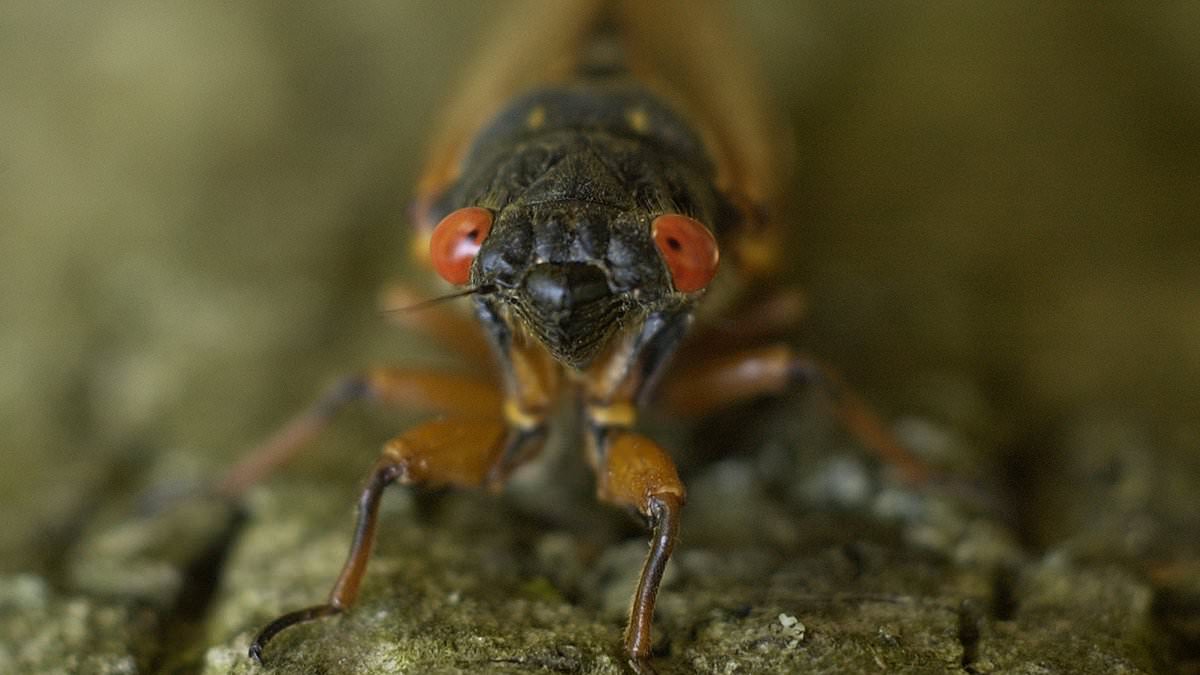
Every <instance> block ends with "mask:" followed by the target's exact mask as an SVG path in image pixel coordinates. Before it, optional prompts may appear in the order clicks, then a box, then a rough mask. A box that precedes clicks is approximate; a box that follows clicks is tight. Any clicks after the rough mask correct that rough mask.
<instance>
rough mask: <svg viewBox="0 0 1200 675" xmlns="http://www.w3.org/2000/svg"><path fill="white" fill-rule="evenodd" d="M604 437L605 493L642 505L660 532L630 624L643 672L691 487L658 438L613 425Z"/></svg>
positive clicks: (628, 642)
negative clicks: (656, 606)
mask: <svg viewBox="0 0 1200 675" xmlns="http://www.w3.org/2000/svg"><path fill="white" fill-rule="evenodd" d="M602 442H603V443H604V445H605V447H604V448H603V450H602V451H601V453H600V454H601V455H602V457H603V460H602V462H603V463H602V464H601V466H599V470H598V474H599V475H598V480H597V483H598V487H597V492H598V495H599V497H600V499H601V500H603V501H606V502H608V503H610V504H616V505H617V506H626V507H632V508H634V509H636V510H637V511H638V513H640V514H642V515H643V516H645V517H646V518H647V519H648V520H649V523H650V527H651V529H652V530H653V532H654V533H653V535H652V536H651V538H650V552H649V554H648V555H647V556H646V562H645V564H644V565H643V566H642V576H641V579H640V580H639V581H638V586H637V590H636V591H635V592H634V594H633V605H632V607H631V608H630V610H629V623H628V624H627V625H626V628H625V653H626V656H628V658H629V665H630V667H631V668H633V670H634V671H635V672H637V673H653V672H654V670H653V668H652V667H651V665H650V628H651V623H652V621H653V619H654V603H655V600H656V599H657V598H658V587H659V584H660V583H662V577H663V571H664V570H665V569H666V566H667V560H668V559H669V558H670V557H671V551H672V550H673V549H674V548H675V539H676V537H677V536H678V533H679V515H680V510H681V509H682V507H683V502H684V499H685V496H686V493H685V490H684V487H683V483H682V482H681V481H680V480H679V474H678V473H677V472H676V471H675V465H674V463H673V462H672V461H671V458H670V456H668V455H667V453H666V451H665V450H663V449H662V448H661V447H660V446H659V445H658V444H657V443H655V442H654V441H652V440H650V439H648V438H646V437H645V436H642V435H640V434H636V433H633V432H630V431H626V430H624V429H610V430H608V431H607V432H606V433H605V438H604V440H603V441H602Z"/></svg>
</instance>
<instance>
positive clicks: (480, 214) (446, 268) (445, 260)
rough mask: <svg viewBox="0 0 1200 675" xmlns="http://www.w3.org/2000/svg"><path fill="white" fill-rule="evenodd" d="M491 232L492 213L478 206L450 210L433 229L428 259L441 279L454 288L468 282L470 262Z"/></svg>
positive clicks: (469, 278)
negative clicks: (453, 285)
mask: <svg viewBox="0 0 1200 675" xmlns="http://www.w3.org/2000/svg"><path fill="white" fill-rule="evenodd" d="M491 229H492V212H491V211H488V210H487V209H484V208H480V207H478V206H468V207H466V208H462V209H458V210H455V211H451V212H450V213H449V214H448V215H447V216H446V217H445V218H442V222H440V223H438V224H437V227H435V228H433V235H432V236H431V237H430V238H429V257H430V258H431V259H432V260H433V268H434V269H435V270H437V273H438V274H439V275H441V277H442V278H443V279H445V280H446V281H449V282H450V283H452V284H455V285H456V286H461V285H463V284H465V283H467V282H468V281H470V280H471V262H472V261H473V260H475V255H476V254H477V253H479V247H480V246H481V245H482V244H483V240H484V239H487V236H488V232H490V231H491Z"/></svg>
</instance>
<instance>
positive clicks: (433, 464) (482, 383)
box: [222, 0, 904, 672]
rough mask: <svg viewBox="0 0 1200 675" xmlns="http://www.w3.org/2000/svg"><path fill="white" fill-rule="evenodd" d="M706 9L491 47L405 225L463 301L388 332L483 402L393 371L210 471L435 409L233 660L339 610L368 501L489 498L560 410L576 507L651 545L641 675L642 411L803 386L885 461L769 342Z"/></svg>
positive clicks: (360, 553) (629, 637)
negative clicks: (306, 584) (638, 523)
mask: <svg viewBox="0 0 1200 675" xmlns="http://www.w3.org/2000/svg"><path fill="white" fill-rule="evenodd" d="M719 10H720V7H718V6H716V4H715V3H706V2H696V1H695V0H678V1H675V2H658V1H656V2H639V1H637V0H625V1H617V2H601V1H599V0H596V1H585V2H538V3H532V4H529V5H525V6H523V7H514V8H513V10H512V12H511V16H510V18H509V23H510V25H509V26H508V27H507V28H500V29H497V30H496V31H494V33H493V34H494V36H495V44H494V46H493V47H492V48H490V49H485V50H484V52H483V54H482V56H481V57H480V59H479V64H480V65H479V67H477V68H476V69H475V70H473V71H472V75H471V78H469V81H468V82H467V83H466V85H465V86H464V87H463V88H462V90H461V93H460V94H459V95H458V97H457V102H456V103H455V104H454V105H452V106H450V109H449V110H448V111H447V112H446V113H445V115H444V117H443V119H444V120H445V125H444V128H443V130H442V131H441V132H440V133H439V134H438V135H437V136H436V139H435V141H434V143H433V148H432V152H431V154H430V156H429V161H428V164H427V167H426V171H425V173H424V177H423V178H422V180H421V181H420V183H419V185H418V187H417V191H416V197H415V200H414V204H415V206H414V208H413V218H412V219H413V221H414V222H413V225H414V226H415V231H414V237H413V240H414V242H415V243H414V246H413V250H414V252H415V255H416V257H417V258H418V260H419V261H420V262H421V263H422V265H424V266H425V267H426V268H427V269H431V270H432V271H433V272H434V273H436V275H437V277H438V278H439V279H440V281H439V282H438V283H440V284H443V290H444V291H445V294H443V297H448V296H466V297H464V298H462V300H461V301H460V302H458V303H435V304H433V305H430V306H427V307H424V308H423V309H422V311H420V312H411V313H404V315H403V316H404V317H407V318H405V319H404V320H405V321H406V322H407V323H408V324H410V325H411V326H412V328H414V329H415V330H417V331H420V332H424V333H426V334H428V335H431V336H433V337H435V338H437V339H438V340H439V341H440V342H442V343H444V344H446V345H448V346H450V347H451V348H452V349H457V350H458V351H460V352H461V353H462V355H463V357H464V358H466V359H470V360H473V361H475V362H477V363H480V364H484V363H486V364H488V365H487V366H481V367H489V368H496V369H498V374H499V377H498V378H496V379H497V381H498V382H499V385H498V386H493V385H492V384H490V383H489V382H488V381H487V380H482V379H480V380H477V379H475V378H472V377H468V376H463V375H445V374H433V373H429V372H425V371H418V370H408V369H401V368H380V369H374V370H370V371H368V372H364V373H361V374H358V375H355V376H351V377H349V378H347V379H345V380H344V381H342V382H341V383H339V384H338V385H337V386H336V387H334V388H333V389H332V390H330V391H329V392H328V393H327V394H326V395H325V396H323V397H322V398H320V399H319V400H318V402H317V403H316V404H315V406H314V407H313V408H312V409H310V410H309V411H307V412H305V413H304V414H302V415H300V416H299V417H298V418H297V419H296V420H294V421H293V422H292V423H291V424H289V425H287V426H285V427H284V428H283V429H282V430H281V431H280V432H279V433H278V434H277V435H276V436H274V437H273V438H272V439H270V440H269V441H268V442H267V443H265V444H264V446H263V447H262V448H260V449H259V450H258V451H257V452H256V453H253V454H252V455H251V456H250V458H249V459H247V460H245V461H244V462H242V463H241V464H239V465H237V466H236V467H234V469H233V470H231V471H230V472H229V474H228V475H227V476H226V478H225V480H224V482H223V484H222V489H223V491H224V492H226V493H227V494H235V493H237V492H239V491H240V490H241V489H243V488H244V487H245V486H246V485H248V484H250V483H252V482H254V481H255V480H257V479H259V478H260V477H262V476H263V475H264V474H265V473H266V472H267V471H268V470H269V469H271V468H273V467H275V466H277V465H279V464H281V463H282V462H283V461H284V460H285V459H287V458H288V457H290V456H291V455H292V454H293V453H294V452H295V450H296V449H297V448H298V447H300V446H301V445H302V444H303V443H304V442H305V441H306V440H307V439H309V438H310V437H311V436H312V435H313V434H314V433H316V432H317V431H318V430H319V429H320V428H322V427H323V426H324V425H325V424H327V423H328V421H329V420H330V419H331V418H332V416H333V415H334V414H335V413H336V411H337V410H338V409H340V408H342V407H343V406H344V405H346V404H347V403H349V402H351V401H355V400H359V399H373V400H377V401H382V402H387V403H391V404H397V405H401V406H407V407H409V408H413V409H419V410H429V411H433V412H436V413H439V414H438V415H437V416H436V417H435V418H434V419H433V420H432V421H428V422H425V423H423V424H420V425H418V426H416V427H415V428H412V429H410V430H408V431H407V432H405V433H403V434H401V435H399V436H397V437H396V438H395V439H393V440H392V441H390V442H389V443H387V444H386V446H385V447H384V449H383V452H382V454H381V455H380V457H379V459H378V461H377V462H376V463H375V465H374V466H373V468H372V469H371V471H370V474H369V477H368V479H367V482H366V487H365V488H364V489H363V492H362V495H361V498H360V501H359V511H358V515H357V525H356V528H355V533H354V538H353V543H352V544H351V548H350V552H349V556H348V558H347V560H346V563H345V566H344V567H343V569H342V571H341V574H340V575H339V576H338V578H337V581H336V583H335V584H334V586H333V590H332V591H331V593H330V595H329V597H328V599H327V600H326V601H325V602H324V603H322V604H319V605H316V606H314V607H310V608H308V609H302V610H300V611H297V612H292V613H289V614H286V615H284V616H281V617H279V618H278V619H276V620H275V621H273V622H271V623H270V624H269V625H267V626H266V627H265V628H264V629H263V630H262V631H261V632H260V633H259V634H258V636H257V637H256V638H255V639H254V642H253V644H252V645H251V647H250V655H251V657H253V658H254V659H258V660H261V659H262V657H263V650H264V648H265V647H266V646H267V644H268V642H269V641H270V640H271V639H272V638H273V637H274V636H275V635H276V634H278V633H279V632H280V631H281V630H283V629H285V628H287V627H289V626H292V625H295V624H297V623H301V622H304V621H309V620H313V619H317V618H320V617H327V616H330V615H334V614H338V613H340V612H344V611H347V610H348V609H349V608H350V607H351V606H352V605H353V604H354V602H355V599H356V597H357V595H358V591H359V585H360V583H361V581H362V579H363V577H364V574H365V572H366V569H367V561H368V558H369V556H370V551H371V547H372V543H373V541H374V539H375V537H376V522H377V514H378V508H379V503H380V496H381V494H382V492H383V490H384V489H385V488H386V487H387V486H389V485H391V484H393V483H399V484H403V485H410V486H414V487H417V488H423V487H440V486H451V487H459V488H488V489H499V488H501V487H502V486H503V485H504V484H505V482H506V480H507V479H508V477H509V475H510V474H511V473H512V471H513V470H514V469H515V468H516V467H518V466H520V465H521V464H523V463H525V462H529V461H531V460H533V459H534V458H535V457H536V456H537V455H538V451H539V450H540V449H541V447H542V445H543V443H544V441H545V439H546V437H547V431H548V429H549V427H550V426H551V425H552V424H554V422H555V419H554V416H553V411H555V410H556V409H558V408H560V407H561V406H559V405H558V404H559V402H560V401H563V400H564V399H565V400H568V401H570V402H572V403H571V404H572V405H575V406H577V407H578V409H579V410H578V414H579V415H580V418H581V419H582V420H583V424H582V425H581V426H582V432H583V433H582V436H583V438H582V439H580V445H581V447H582V449H583V450H584V453H583V454H584V456H585V458H586V461H587V462H588V463H589V464H590V465H591V467H592V469H594V471H595V476H596V494H597V496H598V498H599V499H600V501H602V502H605V503H608V504H611V505H614V506H617V507H624V508H629V509H632V510H634V511H636V512H637V513H638V514H640V515H641V516H642V517H644V518H645V520H646V522H647V526H648V529H649V530H650V531H651V536H650V545H649V554H648V555H647V557H646V561H645V564H644V567H643V569H642V572H641V579H640V581H639V583H638V585H637V588H636V589H635V590H634V592H633V601H632V604H631V609H630V612H629V618H628V623H627V627H626V629H625V633H624V642H623V648H624V653H625V655H626V657H627V659H628V662H629V664H630V666H631V667H632V668H633V669H634V670H636V671H639V672H646V671H649V670H650V653H651V622H652V619H653V616H654V606H655V599H656V596H657V593H658V588H659V584H660V581H661V580H662V577H663V570H664V568H665V566H666V565H667V561H668V558H669V557H670V556H671V553H672V550H673V549H674V547H675V543H676V535H677V532H678V531H679V526H680V518H681V516H682V508H683V505H684V501H685V498H686V490H685V488H684V484H683V483H682V482H681V480H680V478H679V475H678V472H677V471H676V468H675V465H674V464H673V462H672V459H671V454H670V453H669V452H667V450H666V449H664V448H663V447H662V446H660V445H659V443H657V442H655V441H654V440H653V439H651V438H649V437H647V436H645V435H643V434H641V433H639V431H638V417H639V413H640V412H641V411H643V410H644V409H645V408H646V407H647V406H650V405H663V406H666V407H668V408H669V409H670V410H674V411H678V412H680V413H688V414H703V413H705V412H707V411H710V410H713V409H715V408H718V407H721V406H725V405H729V404H733V403H736V402H739V401H745V400H748V399H751V398H754V397H758V396H763V395H769V394H772V393H778V392H781V391H783V390H785V389H787V388H788V387H791V386H794V385H796V384H797V383H800V382H802V381H805V380H811V379H818V380H820V381H821V382H823V383H824V384H825V385H826V387H825V388H826V389H827V390H828V391H830V392H831V394H832V398H833V400H834V401H835V402H836V403H837V406H836V409H837V410H839V411H840V412H841V413H842V416H843V418H844V420H845V421H846V422H847V423H848V425H849V426H850V427H851V429H852V430H853V431H855V432H856V433H858V434H859V435H860V436H864V437H866V438H867V440H868V441H869V442H870V443H871V444H872V445H873V446H875V447H881V448H884V449H888V450H889V451H892V452H893V455H894V456H895V457H898V458H901V459H902V460H903V457H904V456H903V454H902V452H901V451H899V450H898V449H896V448H895V447H894V445H893V444H892V443H891V442H890V439H889V438H888V437H887V435H886V433H885V432H884V431H883V427H882V426H881V425H880V424H879V422H878V421H877V420H876V419H875V418H874V416H872V415H871V414H870V413H869V412H868V411H867V410H866V408H865V407H864V406H862V405H860V404H858V403H857V399H855V398H854V397H852V396H850V395H849V394H848V392H846V391H845V390H844V388H842V387H840V385H839V384H838V383H837V380H836V379H835V378H833V377H832V376H831V375H830V374H829V373H828V372H827V371H823V370H821V369H820V368H819V367H818V366H817V365H816V364H815V362H813V361H812V360H811V359H809V358H807V357H805V356H804V355H802V354H799V353H796V352H795V351H793V350H792V349H791V348H789V347H787V346H786V345H784V344H782V343H778V344H771V342H770V341H771V340H773V339H777V338H778V337H779V336H780V335H781V334H783V333H784V332H785V331H786V330H787V328H788V326H789V325H790V323H791V322H792V321H793V320H794V319H795V318H796V315H797V313H798V312H799V306H798V303H797V302H796V296H795V295H794V294H791V293H789V292H788V291H787V290H779V289H781V288H782V287H780V286H779V285H778V284H776V283H774V282H773V278H774V275H775V274H776V272H777V271H778V267H779V265H778V259H779V256H778V251H779V240H780V232H781V228H780V220H781V214H782V213H783V211H782V209H781V200H780V194H781V190H780V186H781V183H782V182H783V181H784V179H785V176H786V174H785V168H786V165H787V159H788V154H789V151H790V142H789V140H788V139H789V138H790V137H789V135H788V134H787V133H786V132H784V131H783V127H782V125H780V124H778V123H777V121H776V117H775V116H774V113H773V109H772V108H771V106H770V105H768V104H767V103H766V101H765V99H766V98H767V96H766V92H767V91H768V88H767V87H766V86H764V85H763V84H762V83H761V80H760V79H759V78H758V76H757V74H756V73H755V72H754V69H753V68H752V67H751V66H750V65H749V64H750V63H751V59H750V58H749V57H748V55H747V54H746V52H744V51H742V50H741V49H740V47H739V45H738V44H737V42H736V40H734V39H733V38H732V37H731V29H730V25H731V24H730V21H729V20H728V18H727V17H724V16H723V15H722V14H721V12H720V11H719ZM392 296H393V300H396V299H398V298H404V299H405V301H406V302H409V303H410V304H411V303H416V302H418V300H419V299H418V298H417V297H416V296H415V295H414V294H413V293H412V292H411V291H407V290H400V291H395V292H393V294H392ZM456 309H458V310H462V309H465V310H467V311H465V312H461V311H460V312H456V311H455V310H456ZM714 318H716V319H717V321H715V322H714V321H713V319H714ZM714 326H715V327H714Z"/></svg>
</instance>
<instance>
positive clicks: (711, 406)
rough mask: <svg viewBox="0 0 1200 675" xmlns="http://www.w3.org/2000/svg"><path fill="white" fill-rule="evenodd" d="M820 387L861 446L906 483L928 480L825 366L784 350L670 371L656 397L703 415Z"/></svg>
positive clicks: (752, 351) (927, 469)
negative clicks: (810, 386) (808, 386)
mask: <svg viewBox="0 0 1200 675" xmlns="http://www.w3.org/2000/svg"><path fill="white" fill-rule="evenodd" d="M808 382H811V383H814V384H817V385H819V386H820V387H821V389H822V391H824V392H825V394H826V395H827V396H828V397H829V400H830V402H831V403H832V404H833V409H834V414H835V415H836V416H837V418H838V419H839V420H840V421H841V422H842V424H843V425H845V427H846V429H847V430H848V431H849V432H850V433H851V434H853V435H854V437H855V438H856V439H858V441H859V442H860V443H862V444H863V445H864V446H866V447H867V448H869V449H870V450H872V451H873V452H875V453H876V454H878V455H879V456H880V458H881V459H883V460H884V461H886V462H887V463H889V464H891V465H892V466H894V467H896V468H897V469H899V470H900V472H901V475H902V476H903V477H904V479H905V480H906V481H908V482H912V483H921V482H925V481H926V480H928V478H929V477H930V473H931V469H930V467H929V466H927V465H926V464H925V463H924V462H923V461H922V460H921V459H920V458H918V457H916V456H915V455H913V454H912V452H910V451H909V450H908V449H907V448H905V447H904V446H902V445H900V443H899V442H898V441H897V440H896V439H895V437H894V436H893V435H892V433H891V432H890V431H889V430H888V428H887V427H886V426H885V425H884V423H883V421H882V420H881V419H880V418H879V416H878V415H877V414H876V413H875V412H874V411H873V410H871V408H870V406H868V405H867V403H866V402H865V401H863V400H862V399H861V398H860V397H859V396H858V395H857V394H855V393H854V392H853V391H852V390H851V389H850V388H849V387H847V386H846V384H845V383H844V382H843V380H842V377H841V376H840V375H839V374H838V373H837V371H835V370H833V369H832V368H830V367H829V366H827V365H825V364H823V363H821V362H819V361H817V360H815V359H813V358H811V357H808V356H805V355H803V354H798V353H796V352H795V351H793V350H792V349H791V348H790V347H788V346H786V345H773V346H770V347H761V348H757V349H748V350H745V351H742V352H738V353H735V354H733V355H730V356H725V357H720V358H716V359H713V360H710V361H708V362H706V363H702V364H699V365H697V366H694V367H692V368H684V369H682V370H678V371H675V372H672V373H670V374H669V375H668V377H667V379H666V380H665V381H664V382H663V385H662V388H661V390H660V392H659V393H660V396H661V398H662V399H663V401H664V402H665V403H666V404H667V405H668V406H669V407H671V408H672V409H673V410H675V411H677V412H680V413H685V414H689V415H697V416H699V415H704V414H707V413H709V412H711V411H713V410H715V409H718V408H722V407H726V406H729V405H732V404H735V403H739V402H742V401H747V400H750V399H753V398H756V397H759V396H769V395H778V394H782V393H783V392H784V391H786V390H788V389H789V388H791V387H794V386H796V385H798V384H803V383H808Z"/></svg>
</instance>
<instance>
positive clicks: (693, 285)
mask: <svg viewBox="0 0 1200 675" xmlns="http://www.w3.org/2000/svg"><path fill="white" fill-rule="evenodd" d="M650 233H651V235H653V237H654V245H655V246H657V247H658V252H659V253H661V254H662V257H663V261H664V262H666V263H667V269H668V270H670V272H671V283H673V284H674V285H675V290H677V291H679V292H681V293H694V292H696V291H698V290H700V289H702V288H704V287H705V286H707V285H708V282H710V281H712V279H713V277H714V276H716V274H717V264H718V262H719V261H720V257H721V256H720V253H719V252H718V251H717V240H716V239H714V238H713V236H712V233H711V232H709V231H708V228H707V227H705V226H704V225H703V224H702V223H700V221H698V220H695V219H693V218H688V217H687V216H684V215H680V214H678V213H668V214H665V215H661V216H659V217H657V218H655V219H654V222H653V223H652V224H651V225H650Z"/></svg>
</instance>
